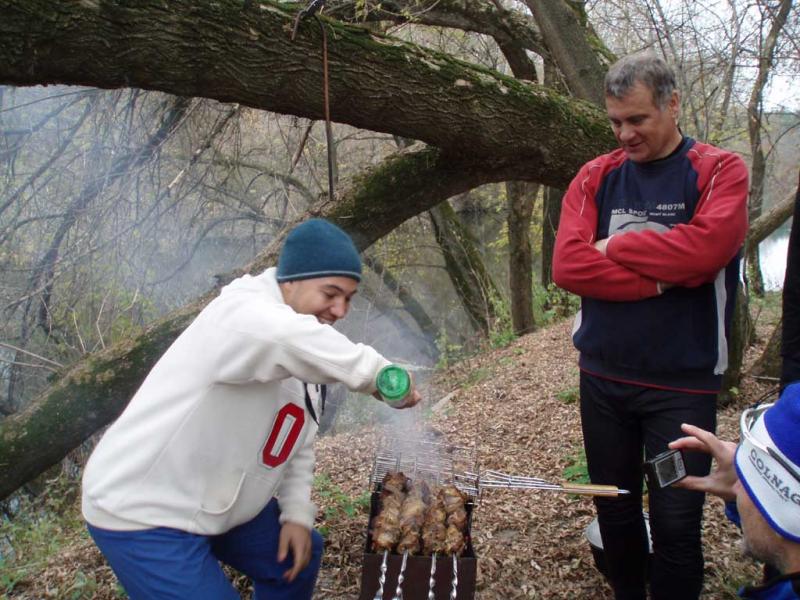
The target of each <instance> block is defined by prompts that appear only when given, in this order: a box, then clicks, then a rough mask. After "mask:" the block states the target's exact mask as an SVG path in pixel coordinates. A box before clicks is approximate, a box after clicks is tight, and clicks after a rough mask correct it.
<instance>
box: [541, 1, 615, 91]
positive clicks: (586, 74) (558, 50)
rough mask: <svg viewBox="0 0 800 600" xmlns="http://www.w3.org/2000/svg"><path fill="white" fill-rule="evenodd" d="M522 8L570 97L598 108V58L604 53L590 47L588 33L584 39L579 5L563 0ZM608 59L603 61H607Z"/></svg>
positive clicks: (602, 69) (601, 63)
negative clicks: (530, 16)
mask: <svg viewBox="0 0 800 600" xmlns="http://www.w3.org/2000/svg"><path fill="white" fill-rule="evenodd" d="M526 4H527V5H528V7H529V8H530V9H531V12H532V13H533V16H534V18H535V19H536V23H537V24H538V25H539V30H540V31H541V34H542V39H543V40H544V42H545V45H546V46H547V48H548V50H549V51H550V56H551V58H552V59H553V62H554V63H555V64H556V66H557V67H558V69H559V70H560V71H561V72H562V73H563V74H564V78H565V79H566V82H567V86H568V87H569V89H570V91H571V92H572V94H573V95H574V96H576V97H577V98H582V99H584V100H587V101H589V102H592V103H594V104H596V105H598V106H602V105H603V102H604V101H605V91H604V85H603V79H604V77H605V72H606V66H605V65H604V61H603V60H601V56H602V55H603V54H605V53H607V50H606V49H605V48H603V47H601V46H600V44H599V43H598V44H597V45H596V46H592V44H591V43H590V41H589V38H590V37H591V32H589V35H587V30H586V20H585V14H583V13H582V12H580V11H579V8H580V7H579V6H578V4H579V3H577V2H576V3H573V4H572V5H568V4H567V3H566V2H565V1H564V0H528V1H527V2H526ZM581 21H583V23H582V22H581ZM594 39H595V40H597V38H594ZM608 55H610V53H608ZM608 55H606V56H605V58H609V57H610V56H608Z"/></svg>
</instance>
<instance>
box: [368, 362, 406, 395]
mask: <svg viewBox="0 0 800 600" xmlns="http://www.w3.org/2000/svg"><path fill="white" fill-rule="evenodd" d="M375 385H376V386H377V387H378V393H380V395H381V396H382V397H383V399H384V400H385V401H386V402H387V403H389V404H392V403H394V402H397V401H398V400H402V399H403V398H405V397H406V394H408V390H410V389H411V377H409V375H408V371H406V370H405V369H404V368H403V367H398V366H397V365H387V366H385V367H383V368H382V369H381V370H380V371H379V372H378V379H377V380H376V381H375Z"/></svg>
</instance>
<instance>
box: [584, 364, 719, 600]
mask: <svg viewBox="0 0 800 600" xmlns="http://www.w3.org/2000/svg"><path fill="white" fill-rule="evenodd" d="M580 377H581V378H580V389H581V425H582V428H583V444H584V448H585V450H586V463H587V466H588V470H589V477H590V478H591V480H592V483H598V484H606V485H616V486H618V487H620V488H623V489H626V490H630V492H631V493H630V495H627V496H619V497H617V498H595V506H596V508H597V520H598V523H599V525H600V534H601V535H602V538H603V554H604V557H605V561H606V566H607V568H608V579H609V583H611V587H612V588H614V595H615V597H616V599H617V600H644V599H645V598H646V595H647V594H646V589H647V583H648V541H647V532H646V529H645V524H644V517H643V515H642V483H643V472H642V460H643V457H645V456H646V457H647V458H652V457H653V456H655V455H657V454H660V453H661V452H663V451H664V450H666V449H667V444H668V443H669V442H671V441H672V440H675V439H677V438H679V437H683V436H684V435H685V434H684V433H683V432H682V431H681V428H680V426H681V423H690V424H692V425H696V426H698V427H701V428H703V429H706V430H708V431H712V432H713V431H714V430H715V429H716V396H715V395H714V394H691V393H686V392H677V391H671V390H661V389H655V388H646V387H643V386H639V385H631V384H627V383H621V382H616V381H611V380H608V379H603V378H600V377H595V376H593V375H590V374H588V373H585V372H583V371H581V376H580ZM684 458H685V462H686V470H687V471H688V473H689V474H690V475H698V476H702V475H707V474H708V472H709V470H710V468H711V457H710V456H709V455H708V454H705V453H702V452H687V453H685V454H684ZM649 499H650V506H649V513H650V534H651V537H652V540H653V559H652V561H651V563H650V565H649V584H650V593H651V596H652V598H654V599H655V600H661V599H664V600H667V599H670V600H689V599H692V598H697V597H698V596H699V595H700V591H701V589H702V587H703V549H702V543H701V537H700V525H701V523H702V518H703V501H704V499H705V495H704V494H702V493H700V492H692V491H688V490H682V489H678V488H672V487H667V488H664V489H662V490H656V489H650V490H649Z"/></svg>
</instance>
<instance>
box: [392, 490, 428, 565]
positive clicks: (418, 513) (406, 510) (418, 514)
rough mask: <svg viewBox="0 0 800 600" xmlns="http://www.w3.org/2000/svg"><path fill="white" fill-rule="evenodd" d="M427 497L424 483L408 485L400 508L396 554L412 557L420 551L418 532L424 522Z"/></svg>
mask: <svg viewBox="0 0 800 600" xmlns="http://www.w3.org/2000/svg"><path fill="white" fill-rule="evenodd" d="M429 495H430V490H429V489H428V485H427V484H426V483H425V482H424V481H422V482H420V483H409V484H408V493H407V494H406V497H405V500H403V506H402V507H401V508H400V543H398V544H397V552H398V554H401V553H404V552H408V553H409V554H410V555H412V556H413V555H414V554H417V553H418V552H419V551H420V531H421V530H422V525H423V523H424V522H425V511H426V509H427V504H426V499H427V497H428V496H429Z"/></svg>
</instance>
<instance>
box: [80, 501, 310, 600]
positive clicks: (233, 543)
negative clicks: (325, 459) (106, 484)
mask: <svg viewBox="0 0 800 600" xmlns="http://www.w3.org/2000/svg"><path fill="white" fill-rule="evenodd" d="M279 514H280V512H279V510H278V503H277V501H276V500H275V499H274V498H273V499H272V500H271V501H270V502H269V504H267V506H266V507H265V508H264V510H262V511H261V513H259V514H258V515H257V516H256V517H255V518H254V519H252V520H251V521H249V522H247V523H244V524H242V525H239V526H238V527H235V528H233V529H231V530H230V531H228V532H226V533H223V534H221V535H215V536H204V535H196V534H192V533H187V532H185V531H180V530H178V529H169V528H166V527H158V528H155V529H144V530H139V531H109V530H107V529H99V528H97V527H93V526H92V525H88V528H89V533H90V534H91V536H92V539H94V541H95V543H96V544H97V547H98V548H100V550H101V551H102V553H103V554H104V555H105V557H106V560H107V561H108V563H109V565H111V568H112V569H113V570H114V573H115V574H116V576H117V579H119V581H120V583H121V584H122V587H124V588H125V591H126V592H127V593H128V596H129V597H130V598H131V599H132V600H156V599H158V600H162V599H163V600H167V599H174V600H185V599H186V598H191V599H192V600H227V599H231V600H236V599H238V598H239V594H238V593H237V592H236V590H235V589H234V587H233V586H232V585H231V583H230V582H229V581H228V578H227V577H226V576H225V573H224V572H223V571H222V567H221V566H220V564H219V563H220V561H221V562H223V563H225V564H228V565H230V566H231V567H233V568H234V569H236V570H237V571H240V572H241V573H244V574H245V575H247V576H248V577H250V578H251V579H252V580H253V585H254V587H255V598H256V599H257V600H266V599H268V600H300V599H306V598H311V595H312V593H313V592H314V584H315V582H316V579H317V573H318V572H319V567H320V563H321V560H322V536H320V534H319V533H317V532H316V531H312V532H311V541H312V556H311V562H310V563H309V564H308V566H307V567H306V568H305V569H303V570H302V571H301V572H300V573H299V574H298V575H297V577H295V579H294V581H292V582H291V583H287V582H286V581H285V580H284V579H283V574H284V573H285V572H286V571H287V570H288V569H289V568H290V567H291V565H292V556H291V553H290V554H289V556H288V557H287V558H286V560H285V561H283V562H282V563H279V562H278V560H277V553H278V536H279V534H280V529H281V525H280V523H279V522H278V516H279Z"/></svg>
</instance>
